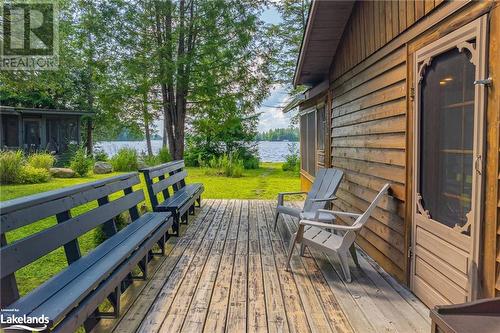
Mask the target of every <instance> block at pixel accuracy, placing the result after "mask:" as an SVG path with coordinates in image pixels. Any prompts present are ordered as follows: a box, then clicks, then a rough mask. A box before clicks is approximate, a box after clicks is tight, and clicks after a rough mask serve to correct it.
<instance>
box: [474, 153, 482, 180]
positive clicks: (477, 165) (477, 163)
mask: <svg viewBox="0 0 500 333" xmlns="http://www.w3.org/2000/svg"><path fill="white" fill-rule="evenodd" d="M482 162H483V161H482V159H481V155H477V156H476V161H475V162H474V168H475V169H476V172H477V174H478V175H480V174H481V173H482V171H483V163H482Z"/></svg>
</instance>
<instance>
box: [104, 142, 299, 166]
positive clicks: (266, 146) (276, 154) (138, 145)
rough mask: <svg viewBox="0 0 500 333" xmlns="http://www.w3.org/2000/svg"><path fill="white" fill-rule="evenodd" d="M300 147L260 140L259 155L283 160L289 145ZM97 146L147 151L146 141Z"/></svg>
mask: <svg viewBox="0 0 500 333" xmlns="http://www.w3.org/2000/svg"><path fill="white" fill-rule="evenodd" d="M294 143H295V146H296V147H297V148H298V142H284V141H259V142H258V143H257V146H258V148H259V156H260V160H261V161H262V162H283V161H285V156H286V155H288V154H289V149H288V146H289V145H290V144H294ZM161 145H162V141H161V140H152V141H151V146H152V147H153V152H154V153H155V154H156V153H158V150H160V148H161ZM96 146H98V147H100V148H102V150H104V151H105V152H106V153H107V154H108V155H109V156H113V155H115V154H116V152H117V151H118V150H120V148H123V147H129V148H133V149H135V150H137V152H138V153H142V152H146V151H147V148H146V141H101V142H97V143H96Z"/></svg>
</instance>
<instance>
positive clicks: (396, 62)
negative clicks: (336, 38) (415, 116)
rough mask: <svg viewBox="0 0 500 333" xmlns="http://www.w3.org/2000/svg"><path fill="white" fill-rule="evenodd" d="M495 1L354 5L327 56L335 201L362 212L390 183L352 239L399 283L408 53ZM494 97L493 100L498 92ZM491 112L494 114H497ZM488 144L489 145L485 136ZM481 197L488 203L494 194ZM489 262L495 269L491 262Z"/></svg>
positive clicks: (405, 242)
mask: <svg viewBox="0 0 500 333" xmlns="http://www.w3.org/2000/svg"><path fill="white" fill-rule="evenodd" d="M494 6H495V5H493V3H492V2H470V3H462V2H460V3H459V2H444V1H439V0H436V1H375V2H371V1H360V2H357V3H356V4H355V6H354V9H353V12H352V14H351V17H350V19H349V23H348V25H347V26H346V29H345V30H344V34H343V36H342V39H341V43H340V45H339V49H338V50H337V53H336V55H335V57H334V59H333V62H332V65H331V68H330V91H329V93H330V94H331V97H332V100H331V104H332V107H331V119H330V121H331V132H330V135H331V141H330V144H331V145H330V148H331V150H330V153H331V158H330V161H331V165H332V166H333V167H337V168H340V169H342V170H344V172H345V178H344V180H345V181H344V182H343V184H342V186H341V187H340V189H339V191H338V197H339V199H338V200H336V201H335V203H334V205H335V206H336V207H335V208H337V209H340V210H349V211H362V210H364V209H365V208H366V207H367V205H368V203H369V202H370V201H371V200H372V199H373V197H374V195H375V194H376V192H377V191H378V189H380V187H381V186H382V185H383V184H384V183H386V182H390V183H391V189H392V198H393V199H389V200H387V201H386V202H384V203H383V204H382V205H380V207H379V208H377V210H376V211H375V213H374V214H373V216H372V218H371V219H370V221H369V222H368V223H367V228H364V229H363V231H362V232H361V233H360V236H359V237H358V239H357V242H358V244H359V245H360V246H361V247H362V248H363V249H365V250H366V251H367V252H368V253H369V254H370V256H372V257H373V258H375V259H376V260H377V262H378V263H379V264H380V265H381V266H382V267H383V268H384V269H385V270H386V271H388V272H389V273H391V274H392V275H393V276H395V277H396V278H398V279H399V280H400V281H403V282H408V276H409V275H408V274H409V259H408V256H407V252H408V246H409V237H410V234H409V232H410V230H409V226H411V217H410V216H409V215H408V212H409V211H410V208H409V207H411V203H407V202H406V201H407V200H411V197H409V194H410V193H411V185H412V184H411V175H412V171H411V168H408V167H407V166H409V165H411V161H412V156H411V154H408V153H407V152H411V149H412V143H411V142H412V141H411V140H412V137H411V136H412V133H411V131H410V132H408V131H407V128H411V122H409V117H410V116H411V114H409V113H408V112H409V111H408V107H409V105H410V106H411V103H412V102H411V100H410V96H409V95H410V94H409V90H410V88H411V87H412V86H413V84H412V82H411V81H409V78H411V71H412V70H413V67H412V63H411V59H412V58H411V57H412V54H413V52H415V50H416V49H417V48H420V47H421V45H422V44H423V45H425V44H426V43H429V42H431V41H433V40H436V39H438V38H439V37H442V36H443V35H445V34H447V33H449V32H450V31H453V30H454V29H456V28H458V27H460V26H462V25H464V24H466V23H468V22H470V21H472V20H474V19H475V18H477V17H479V16H480V15H483V14H485V13H487V12H488V11H489V10H491V8H492V7H494ZM496 29H497V30H498V28H496ZM497 30H496V31H497ZM492 41H493V39H492ZM496 43H498V39H496ZM493 47H496V48H497V49H496V51H495V52H497V53H496V54H498V46H491V48H490V53H491V52H492V51H491V49H492V48H493ZM408 59H410V60H408ZM490 63H491V61H490ZM490 70H491V69H490ZM497 70H498V69H497ZM490 91H491V90H490ZM495 94H496V95H495V96H497V97H496V98H498V92H497V93H495ZM494 103H496V104H495V106H493V107H494V108H495V107H496V108H497V110H498V99H497V100H494ZM489 105H491V102H489ZM490 108H491V106H489V109H490ZM410 110H411V108H410ZM490 113H491V115H492V116H495V117H498V115H497V113H498V112H497V113H494V112H491V111H490ZM496 119H497V120H495V121H496V122H493V123H491V122H490V123H489V124H488V128H490V129H491V128H492V127H491V126H494V127H495V128H496V129H495V130H494V131H493V132H492V134H491V136H494V138H495V140H496V141H494V145H493V150H494V152H495V155H496V156H495V157H494V160H495V161H496V162H495V163H496V164H495V170H493V172H494V173H495V174H496V176H495V177H497V178H495V189H494V193H493V192H491V195H494V198H495V200H496V201H495V203H496V202H500V193H499V191H498V186H499V184H498V182H499V181H500V170H499V167H498V155H499V154H500V151H499V149H498V140H499V139H498V127H500V125H499V122H498V118H496ZM488 144H491V141H490V139H488ZM490 155H491V154H490ZM488 163H490V162H489V161H488ZM489 183H490V184H491V178H490V181H489ZM490 187H491V186H488V188H490ZM492 191H493V190H492ZM407 198H409V199H407ZM486 200H487V202H486V203H485V204H486V205H488V202H489V203H490V204H491V202H493V199H488V198H487V199H486ZM407 205H408V206H407ZM497 206H498V207H497ZM494 207H496V208H498V209H495V211H494V214H490V215H489V216H492V217H494V221H495V223H494V226H493V228H494V229H495V232H494V234H496V237H490V238H491V240H490V241H489V242H487V243H486V242H485V247H488V249H485V253H490V255H489V257H488V260H490V261H489V263H488V265H489V266H488V267H490V269H489V271H488V270H487V269H485V272H483V276H485V277H486V276H488V279H489V281H491V283H490V285H489V286H486V287H487V289H488V293H489V294H491V293H492V291H493V294H494V293H495V292H494V289H495V286H492V285H496V288H497V290H498V292H500V248H499V247H497V244H498V243H500V222H499V224H498V225H496V221H498V215H499V210H500V203H499V204H498V205H497V204H495V205H494ZM346 222H347V221H346ZM490 230H491V225H490ZM493 252H495V254H494V255H493ZM494 263H496V264H497V267H493V266H495V265H494ZM491 267H493V269H491ZM492 271H493V272H492ZM493 277H494V278H495V279H496V281H494V279H493Z"/></svg>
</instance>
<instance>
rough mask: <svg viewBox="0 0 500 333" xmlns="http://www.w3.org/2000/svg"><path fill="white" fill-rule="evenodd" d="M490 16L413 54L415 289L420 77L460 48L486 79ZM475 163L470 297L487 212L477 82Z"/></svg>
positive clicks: (481, 90)
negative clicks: (436, 60) (436, 58)
mask: <svg viewBox="0 0 500 333" xmlns="http://www.w3.org/2000/svg"><path fill="white" fill-rule="evenodd" d="M487 24H488V20H487V15H483V16H481V17H479V18H478V19H476V20H474V21H472V22H471V23H468V24H466V25H464V26H463V27H461V28H459V29H457V30H455V31H453V32H451V33H449V34H447V35H445V36H443V37H441V38H439V39H438V40H436V41H434V42H432V43H430V44H428V45H426V46H424V47H422V48H420V49H418V50H416V51H415V53H414V55H413V81H414V82H413V84H414V87H415V99H414V101H413V110H414V111H413V140H412V145H413V158H412V159H413V161H412V162H413V164H412V168H413V175H412V183H413V186H412V193H411V195H412V203H413V204H412V208H411V221H412V224H411V248H412V249H413V251H412V255H411V256H410V288H411V290H414V277H415V254H414V253H415V251H414V247H415V237H416V221H415V215H416V213H417V209H418V208H417V206H418V205H417V203H418V199H417V195H416V193H417V187H418V173H419V168H418V164H419V158H420V156H419V155H420V152H419V144H418V143H419V141H420V133H419V129H420V96H419V92H420V80H421V79H422V78H423V71H424V70H425V67H427V66H428V65H429V64H430V63H431V61H432V58H433V57H434V56H436V55H439V54H441V53H443V52H446V51H448V50H451V49H453V48H456V47H458V48H459V49H460V50H461V51H463V50H464V49H467V50H468V51H469V52H470V53H471V54H472V59H471V62H472V63H473V64H474V65H475V66H476V68H475V71H476V72H475V77H476V79H484V78H486V71H487V66H488V63H487V55H486V52H487V44H486V38H487ZM473 38H475V39H476V46H475V48H474V47H473V45H472V44H470V43H466V41H467V40H470V39H473ZM474 93H475V96H474V105H475V107H474V147H473V150H474V155H473V158H474V162H473V163H474V164H473V169H474V170H476V172H474V173H473V178H474V181H473V183H474V186H473V188H472V198H476V200H475V201H474V202H473V203H472V205H471V213H472V215H473V221H479V223H473V224H472V225H471V248H470V254H469V256H470V259H471V260H470V263H469V269H468V271H469V274H468V275H469V288H468V294H469V298H470V299H471V300H474V299H476V298H477V296H478V294H479V273H480V269H479V265H480V261H479V257H480V246H481V238H482V237H481V236H482V235H481V226H482V224H483V221H482V217H483V212H484V182H485V177H484V162H483V161H485V156H484V154H485V152H486V150H485V148H486V133H485V130H484V129H485V123H486V102H485V101H486V89H485V86H484V85H480V84H476V85H475V87H474Z"/></svg>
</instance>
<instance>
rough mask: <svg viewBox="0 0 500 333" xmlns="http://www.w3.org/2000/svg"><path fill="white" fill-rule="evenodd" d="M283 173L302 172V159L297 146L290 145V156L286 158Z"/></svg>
mask: <svg viewBox="0 0 500 333" xmlns="http://www.w3.org/2000/svg"><path fill="white" fill-rule="evenodd" d="M281 168H282V169H283V171H293V172H297V173H298V172H300V157H299V155H298V152H297V145H296V144H289V145H288V155H286V156H285V163H283V165H282V166H281Z"/></svg>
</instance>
